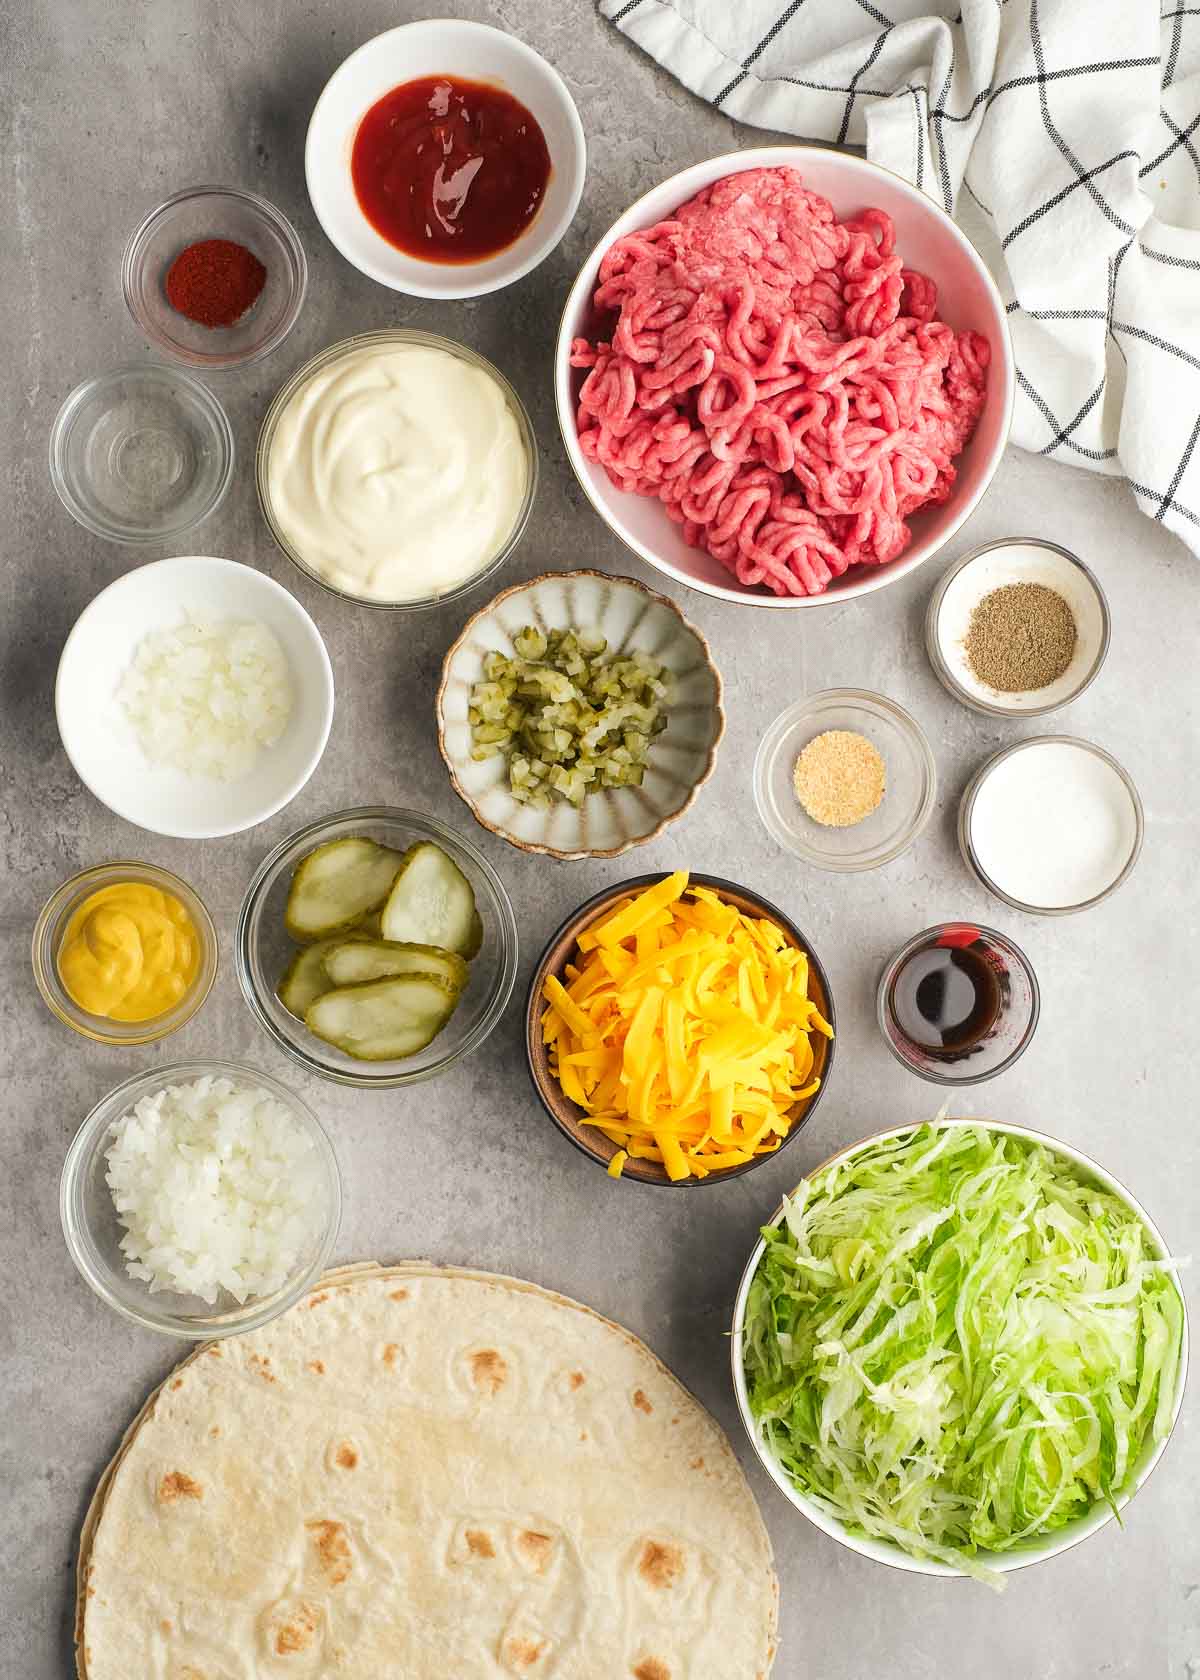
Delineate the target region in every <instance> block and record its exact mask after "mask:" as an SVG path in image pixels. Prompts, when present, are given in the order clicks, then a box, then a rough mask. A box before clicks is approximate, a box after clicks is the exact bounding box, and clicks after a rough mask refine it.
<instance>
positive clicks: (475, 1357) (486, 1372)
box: [471, 1348, 508, 1394]
mask: <svg viewBox="0 0 1200 1680" xmlns="http://www.w3.org/2000/svg"><path fill="white" fill-rule="evenodd" d="M471 1380H472V1382H473V1383H474V1384H475V1387H476V1388H480V1389H486V1390H487V1392H488V1393H489V1394H499V1392H500V1390H501V1389H502V1388H503V1387H504V1385H505V1383H506V1382H507V1381H508V1366H507V1364H506V1363H505V1360H504V1356H503V1354H500V1353H497V1352H496V1349H495V1348H481V1349H480V1351H479V1352H478V1353H473V1354H472V1355H471Z"/></svg>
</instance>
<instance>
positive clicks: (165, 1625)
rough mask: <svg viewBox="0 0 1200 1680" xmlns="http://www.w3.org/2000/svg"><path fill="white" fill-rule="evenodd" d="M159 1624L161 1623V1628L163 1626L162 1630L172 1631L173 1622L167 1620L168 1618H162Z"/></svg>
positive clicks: (165, 1631)
mask: <svg viewBox="0 0 1200 1680" xmlns="http://www.w3.org/2000/svg"><path fill="white" fill-rule="evenodd" d="M158 1625H159V1627H160V1628H161V1629H162V1631H163V1632H164V1633H170V1631H171V1624H170V1622H168V1621H167V1620H166V1618H165V1617H164V1619H163V1620H162V1621H161V1622H159V1624H158Z"/></svg>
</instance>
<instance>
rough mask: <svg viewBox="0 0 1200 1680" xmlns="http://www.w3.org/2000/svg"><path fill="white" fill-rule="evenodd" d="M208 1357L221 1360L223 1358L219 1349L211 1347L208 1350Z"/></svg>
mask: <svg viewBox="0 0 1200 1680" xmlns="http://www.w3.org/2000/svg"><path fill="white" fill-rule="evenodd" d="M208 1357H209V1358H210V1359H223V1358H224V1357H225V1356H224V1354H223V1353H222V1352H221V1350H220V1348H219V1347H211V1348H209V1350H208Z"/></svg>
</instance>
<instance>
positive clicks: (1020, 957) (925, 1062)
mask: <svg viewBox="0 0 1200 1680" xmlns="http://www.w3.org/2000/svg"><path fill="white" fill-rule="evenodd" d="M875 1006H876V1014H877V1017H878V1020H879V1030H880V1032H881V1033H882V1034H883V1037H884V1042H885V1043H886V1044H887V1047H888V1049H889V1050H890V1051H891V1052H892V1055H893V1056H895V1058H896V1060H897V1061H898V1062H900V1063H902V1064H903V1066H904V1067H906V1068H908V1069H909V1071H910V1072H911V1073H915V1074H917V1075H918V1076H919V1077H920V1078H921V1079H928V1080H931V1081H932V1082H933V1083H934V1084H935V1085H979V1084H981V1083H982V1082H983V1081H984V1080H985V1079H994V1078H995V1077H996V1075H997V1074H998V1073H1003V1072H1004V1070H1005V1069H1006V1068H1010V1067H1011V1066H1012V1065H1013V1063H1014V1062H1015V1061H1016V1060H1017V1058H1018V1056H1020V1055H1021V1054H1022V1053H1023V1052H1024V1050H1025V1049H1026V1047H1027V1046H1028V1044H1029V1041H1030V1039H1031V1038H1032V1037H1033V1034H1034V1030H1035V1029H1036V1027H1037V1023H1038V1015H1039V1014H1040V1012H1041V993H1040V992H1039V989H1038V983H1037V975H1036V974H1035V973H1034V972H1033V969H1032V967H1031V966H1030V962H1029V958H1028V957H1027V956H1026V955H1025V953H1024V951H1022V950H1021V949H1020V947H1019V946H1017V945H1014V944H1013V942H1012V940H1011V939H1008V938H1006V937H1005V935H1004V934H1002V933H998V932H997V931H996V929H995V928H987V927H981V926H979V924H978V923H975V922H942V923H940V924H939V925H938V926H937V927H931V928H926V929H925V931H924V932H923V933H918V934H917V935H915V937H914V938H912V939H910V940H909V941H908V943H907V945H903V946H902V947H901V948H900V950H898V951H897V952H896V953H895V955H894V956H893V957H891V958H890V959H889V960H888V962H887V963H885V965H884V969H883V973H882V974H881V975H880V977H879V986H878V989H877V991H876V996H875Z"/></svg>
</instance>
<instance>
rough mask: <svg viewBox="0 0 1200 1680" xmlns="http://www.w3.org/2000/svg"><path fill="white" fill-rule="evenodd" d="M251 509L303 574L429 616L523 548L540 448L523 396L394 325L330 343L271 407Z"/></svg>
mask: <svg viewBox="0 0 1200 1680" xmlns="http://www.w3.org/2000/svg"><path fill="white" fill-rule="evenodd" d="M256 474H257V481H258V495H259V501H260V503H261V504H262V511H263V517H264V518H265V519H266V522H267V524H268V526H269V527H270V529H271V532H272V535H273V536H274V538H275V540H276V542H277V543H278V544H279V546H280V548H282V550H283V552H284V553H285V554H286V555H287V556H288V557H289V559H291V560H293V561H294V562H295V564H296V565H297V566H299V567H300V569H301V571H303V572H306V573H307V574H308V576H309V577H312V578H315V579H316V581H317V582H318V583H320V584H323V585H324V587H325V588H326V589H329V590H331V591H332V592H333V593H334V594H337V595H342V596H345V597H346V598H347V599H349V600H353V601H358V602H360V603H361V604H362V605H364V606H368V607H386V608H392V609H398V608H399V609H404V608H407V609H409V610H415V609H420V608H423V607H432V606H437V605H439V604H441V603H442V602H445V601H450V600H453V599H454V598H455V597H456V596H457V595H460V594H461V593H462V592H463V591H464V590H466V589H470V588H471V587H472V586H473V585H475V584H477V583H480V582H482V580H483V579H484V578H486V577H490V576H491V575H492V573H494V572H495V571H496V570H497V569H498V568H499V567H500V566H501V565H503V563H504V561H505V560H506V559H507V558H508V556H509V555H510V554H511V553H512V551H513V549H514V548H515V547H516V544H517V542H518V541H519V540H520V537H521V533H522V532H523V531H524V529H525V525H526V522H527V520H528V518H529V513H530V509H531V508H532V506H533V497H534V491H535V489H536V486H537V444H536V441H535V438H534V433H533V427H532V425H531V424H530V420H529V416H528V414H527V413H526V412H525V408H524V406H523V405H522V403H521V400H520V398H519V397H518V396H517V394H516V392H515V391H514V390H513V388H512V386H511V385H510V384H509V383H508V381H507V380H506V379H505V378H504V377H503V375H502V374H501V373H499V372H498V371H497V369H496V368H494V367H493V366H492V364H491V363H490V362H488V361H485V360H484V358H483V357H482V356H479V355H476V353H475V352H474V351H473V350H469V349H467V348H466V346H465V345H462V344H455V343H453V342H452V341H451V340H450V339H446V338H439V337H437V336H436V335H434V334H433V333H423V332H414V331H408V330H406V329H401V328H393V329H390V330H387V331H383V332H373V333H362V334H360V335H359V336H357V337H355V338H349V339H345V340H343V341H342V342H341V343H339V344H334V345H331V346H330V347H329V349H328V350H325V351H323V352H322V353H321V354H320V355H319V356H316V357H314V358H313V360H312V361H311V362H308V363H307V364H306V365H305V366H304V367H302V368H301V369H300V370H299V371H298V372H297V373H296V374H294V375H293V377H292V378H291V379H289V380H288V382H287V384H286V385H285V386H284V387H283V389H282V390H281V391H280V392H279V394H278V395H277V396H276V398H275V400H274V402H273V403H272V404H271V407H270V408H269V410H268V411H267V416H266V419H265V420H264V421H263V426H262V432H261V433H260V436H259V442H258V456H257V468H256Z"/></svg>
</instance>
